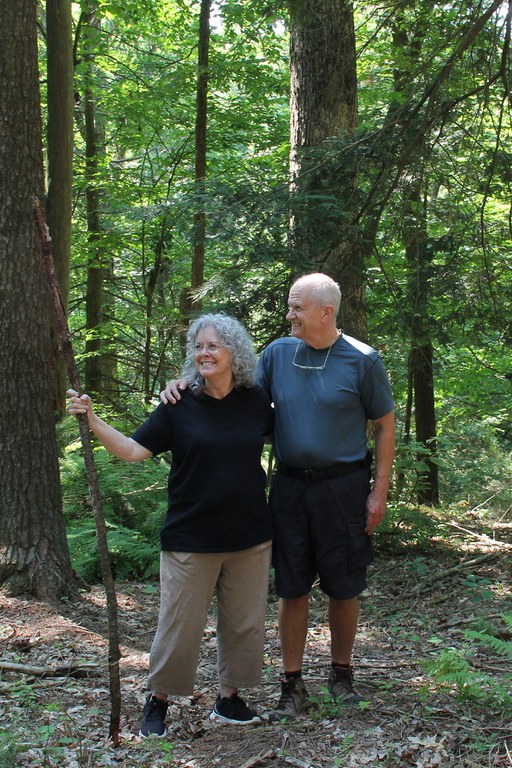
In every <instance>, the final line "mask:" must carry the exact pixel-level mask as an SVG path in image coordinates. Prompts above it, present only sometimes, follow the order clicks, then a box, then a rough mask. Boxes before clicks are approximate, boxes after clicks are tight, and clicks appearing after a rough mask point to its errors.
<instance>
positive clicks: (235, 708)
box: [210, 693, 261, 725]
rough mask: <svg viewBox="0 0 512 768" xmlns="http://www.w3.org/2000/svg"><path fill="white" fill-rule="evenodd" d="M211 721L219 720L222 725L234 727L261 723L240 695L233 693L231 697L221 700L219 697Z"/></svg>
mask: <svg viewBox="0 0 512 768" xmlns="http://www.w3.org/2000/svg"><path fill="white" fill-rule="evenodd" d="M210 720H219V721H220V722H222V723H231V724H233V725H250V724H251V723H259V722H261V718H260V717H259V715H257V714H256V712H255V711H254V710H253V709H251V708H250V707H248V706H247V704H246V703H245V701H244V700H243V699H241V698H240V696H239V695H238V693H232V694H231V696H229V697H227V696H225V697H224V698H221V697H220V695H219V696H217V699H216V701H215V706H214V707H213V711H212V713H211V715H210Z"/></svg>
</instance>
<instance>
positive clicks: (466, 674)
mask: <svg viewBox="0 0 512 768" xmlns="http://www.w3.org/2000/svg"><path fill="white" fill-rule="evenodd" d="M503 621H504V622H505V624H506V625H507V627H509V628H512V614H505V615H504V616H503ZM464 636H465V637H466V638H467V639H468V640H471V641H473V643H477V644H478V645H481V646H484V647H486V648H488V649H490V650H491V651H494V653H495V654H496V655H497V656H499V657H507V658H512V642H511V641H510V640H504V639H502V638H499V637H496V635H494V634H492V632H491V630H490V629H487V630H467V631H466V632H465V633H464ZM471 650H472V649H471V646H470V645H469V644H466V645H465V646H464V647H463V648H462V649H461V650H457V649H455V648H446V649H445V650H443V651H441V653H439V654H438V655H437V656H436V657H435V658H434V659H432V660H429V661H426V662H424V663H423V666H424V667H425V669H426V671H427V673H428V674H429V675H430V676H431V677H432V679H433V681H434V684H435V685H436V686H437V687H438V688H440V689H443V690H450V691H452V692H454V693H455V695H456V696H457V698H458V699H459V700H463V701H473V702H476V703H478V704H483V705H492V706H495V707H497V708H499V709H509V708H510V707H511V706H512V674H509V673H506V674H505V675H504V676H503V679H502V680H500V679H498V678H497V677H496V676H493V675H489V674H487V673H486V672H484V671H482V670H477V669H476V668H475V667H474V665H473V664H471V662H470V661H469V660H468V658H467V657H468V656H470V654H471ZM423 695H425V689H424V690H423Z"/></svg>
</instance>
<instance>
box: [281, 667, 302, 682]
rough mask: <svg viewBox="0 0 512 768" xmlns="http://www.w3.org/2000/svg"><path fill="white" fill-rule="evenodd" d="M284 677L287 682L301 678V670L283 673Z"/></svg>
mask: <svg viewBox="0 0 512 768" xmlns="http://www.w3.org/2000/svg"><path fill="white" fill-rule="evenodd" d="M284 676H285V677H286V679H287V680H297V678H299V677H302V669H298V670H297V671H296V672H285V673H284Z"/></svg>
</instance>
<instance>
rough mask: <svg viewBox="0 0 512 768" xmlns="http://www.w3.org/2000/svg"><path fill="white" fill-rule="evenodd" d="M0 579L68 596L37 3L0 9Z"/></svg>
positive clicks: (49, 595) (19, 589) (41, 593)
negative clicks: (42, 238) (44, 239)
mask: <svg viewBox="0 0 512 768" xmlns="http://www.w3.org/2000/svg"><path fill="white" fill-rule="evenodd" d="M0 112H1V114H2V120H1V121H0V167H1V169H2V173H1V174H0V199H1V200H2V205H1V206H0V239H1V242H2V248H1V249H0V273H1V281H0V334H1V339H0V381H1V390H2V397H1V398H0V488H1V494H0V581H2V582H3V583H4V584H5V585H7V586H8V587H9V588H10V590H11V591H12V592H13V593H17V594H22V593H26V594H31V595H34V596H35V597H37V598H39V599H43V600H56V599H58V598H59V597H61V596H63V595H69V593H70V590H71V589H72V585H73V572H72V568H71V562H70V557H69V551H68V546H67V540H66V530H65V526H64V520H63V518H62V503H61V494H60V480H59V465H58V453H57V441H56V435H55V423H54V410H53V393H52V375H51V360H52V352H53V346H52V339H51V333H50V329H51V322H52V313H51V307H50V302H49V300H48V290H47V287H46V279H45V276H44V273H43V267H42V263H41V257H40V247H39V243H38V240H37V232H36V228H35V226H34V215H33V211H32V196H33V195H38V196H40V197H41V198H42V197H43V196H44V174H43V156H42V137H41V134H42V127H41V113H40V98H39V73H38V67H37V24H36V4H35V3H34V2H33V0H17V2H15V3H13V2H3V3H2V8H1V13H0Z"/></svg>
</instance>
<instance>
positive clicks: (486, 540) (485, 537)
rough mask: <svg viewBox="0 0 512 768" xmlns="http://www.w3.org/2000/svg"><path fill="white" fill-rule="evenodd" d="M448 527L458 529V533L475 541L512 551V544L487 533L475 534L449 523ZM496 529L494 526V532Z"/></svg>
mask: <svg viewBox="0 0 512 768" xmlns="http://www.w3.org/2000/svg"><path fill="white" fill-rule="evenodd" d="M447 525H449V526H450V527H451V528H456V529H457V530H458V531H462V533H465V534H467V535H468V536H471V538H473V539H477V541H482V542H484V543H485V544H492V545H493V546H495V547H502V548H504V549H512V544H508V543H507V542H506V541H498V540H497V539H493V538H492V536H488V535H487V534H486V533H475V532H474V531H470V530H469V529H468V528H463V527H462V526H461V525H457V523H452V522H448V523H447ZM504 525H506V524H502V527H503V526H504ZM495 528H496V526H493V530H494V529H495ZM496 529H497V528H496Z"/></svg>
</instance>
